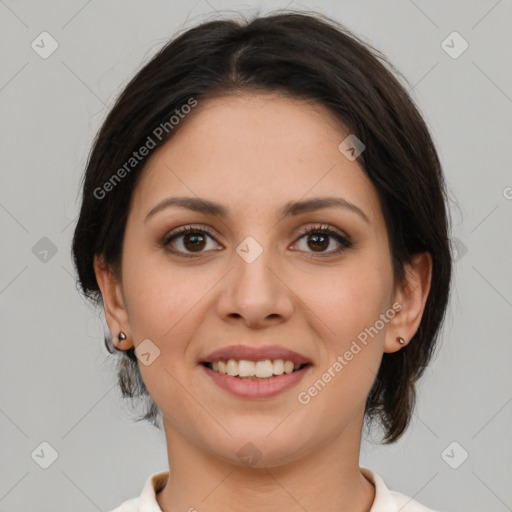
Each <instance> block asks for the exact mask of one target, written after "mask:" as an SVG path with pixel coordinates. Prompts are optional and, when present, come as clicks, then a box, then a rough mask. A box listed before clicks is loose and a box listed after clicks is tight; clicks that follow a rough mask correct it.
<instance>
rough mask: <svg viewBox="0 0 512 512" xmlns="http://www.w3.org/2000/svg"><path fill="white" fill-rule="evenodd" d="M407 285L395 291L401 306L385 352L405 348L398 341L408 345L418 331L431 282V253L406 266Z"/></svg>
mask: <svg viewBox="0 0 512 512" xmlns="http://www.w3.org/2000/svg"><path fill="white" fill-rule="evenodd" d="M405 278H406V282H405V283H404V284H403V285H399V287H398V290H396V292H395V303H398V304H400V305H401V306H402V309H401V310H400V311H399V312H397V313H396V315H395V316H394V317H393V319H392V320H391V321H390V322H389V325H388V330H387V333H386V341H385V343H384V352H388V353H390V352H396V351H397V350H400V348H402V347H403V346H405V345H401V344H400V343H399V342H398V338H399V337H400V338H403V339H404V340H405V343H406V344H407V343H409V341H410V340H411V338H412V337H413V336H414V335H415V334H416V331H417V330H418V328H419V326H420V323H421V318H422V316H423V311H424V310H425V304H426V302H427V297H428V294H429V291H430V285H431V282H432V257H431V255H430V253H428V252H423V253H418V254H415V255H414V256H413V257H412V259H411V262H410V263H406V264H405Z"/></svg>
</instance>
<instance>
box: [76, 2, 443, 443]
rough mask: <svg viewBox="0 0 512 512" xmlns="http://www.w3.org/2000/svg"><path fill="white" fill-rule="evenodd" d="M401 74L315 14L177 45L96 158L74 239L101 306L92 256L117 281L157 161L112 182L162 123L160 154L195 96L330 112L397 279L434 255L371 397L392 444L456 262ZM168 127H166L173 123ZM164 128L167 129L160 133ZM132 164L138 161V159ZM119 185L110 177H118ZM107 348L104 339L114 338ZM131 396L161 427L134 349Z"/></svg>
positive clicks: (179, 40) (135, 84)
mask: <svg viewBox="0 0 512 512" xmlns="http://www.w3.org/2000/svg"><path fill="white" fill-rule="evenodd" d="M395 75H396V76H399V77H401V75H400V73H399V72H398V71H397V70H396V69H395V68H394V67H393V66H392V65H391V64H390V63H389V62H388V61H387V60H386V58H385V57H384V56H383V55H382V54H381V53H380V52H378V51H377V50H376V49H374V48H373V47H372V46H371V45H369V44H368V43H366V42H363V41H362V40H360V39H359V38H357V37H356V36H355V35H353V34H352V33H351V32H350V31H349V30H347V29H346V28H345V27H344V26H343V25H341V24H339V23H337V22H336V21H334V20H332V19H330V18H328V17H326V16H324V15H322V14H318V13H303V12H297V11H287V12H279V13H272V14H270V15H266V16H255V17H254V18H253V19H251V20H246V19H241V20H240V21H239V20H236V19H233V18H231V19H224V20H214V21H208V22H205V23H202V24H200V25H198V26H196V27H193V28H191V29H189V30H186V31H185V32H183V33H181V34H180V35H178V36H176V37H175V38H173V39H172V40H171V41H169V42H168V43H167V44H166V45H165V46H164V47H163V48H162V49H161V50H160V51H159V52H158V53H157V54H156V55H155V56H154V57H153V58H152V59H151V60H150V61H149V62H148V63H147V64H146V65H144V67H143V68H142V69H141V70H140V71H139V72H138V73H137V74H136V76H135V77H134V78H133V79H132V80H131V81H130V82H129V83H128V85H127V86H126V87H125V89H124V90H123V92H122V93H121V95H120V96H119V98H118V99H117V101H116V103H115V105H114V107H113V108H112V109H111V111H110V113H109V115H108V116H107V118H106V120H105V122H104V123H103V125H102V127H101V129H100V131H99V133H98V135H97V137H96V139H95V142H94V145H93V148H92V150H91V153H90V155H89V160H88V164H87V169H86V172H85V176H84V181H83V197H82V205H81V210H80V217H79V219H78V222H77V225H76V229H75V233H74V238H73V246H72V252H73V259H74V263H75V266H76V269H77V273H78V279H79V283H80V287H81V290H82V292H83V293H84V294H85V296H86V297H87V298H89V299H91V300H92V301H93V302H94V303H95V304H96V305H101V304H102V297H101V292H100V290H99V287H98V283H97V281H96V276H95V273H94V267H93V259H94V256H95V255H97V254H98V255H103V257H104V259H105V261H106V263H107V264H108V265H109V266H110V267H111V268H112V269H113V270H114V271H115V272H116V275H118V276H120V264H121V248H122V244H123V237H124V231H125V225H126V219H127V216H128V211H129V205H130V200H131V197H132V194H133V191H134V189H135V187H136V184H137V182H138V180H139V179H140V177H141V175H142V172H143V169H144V164H145V162H146V160H147V158H149V156H146V157H144V158H140V161H138V162H137V163H136V165H133V169H129V172H124V173H121V174H122V175H123V179H122V181H119V183H117V182H116V183H114V185H115V186H109V187H108V189H109V190H108V196H107V197H100V196H102V195H105V194H103V192H101V194H100V193H98V190H100V189H101V190H105V187H104V185H105V184H106V183H107V182H109V183H112V178H113V175H114V174H115V173H116V171H117V170H118V169H121V168H122V167H123V166H125V167H124V168H125V171H126V162H128V161H129V160H130V158H131V157H132V155H133V152H134V151H137V150H138V149H139V148H141V147H142V146H144V144H146V143H147V140H148V136H150V135H151V134H154V133H155V129H156V128H157V127H159V126H167V128H168V129H167V130H163V131H162V130H160V131H161V132H162V134H161V135H162V136H161V137H160V138H157V137H152V138H153V139H154V140H153V142H155V146H156V147H159V146H160V145H162V144H163V143H165V141H166V140H167V139H168V138H169V137H171V136H172V134H173V133H174V132H175V131H176V130H177V129H179V126H180V124H177V125H176V127H175V129H171V127H170V126H169V119H170V116H171V115H173V113H175V112H176V111H178V112H179V109H180V108H182V106H183V105H185V104H187V103H188V102H190V99H191V98H194V100H195V101H197V102H199V103H200V102H202V101H204V100H206V99H208V98H213V97H215V96H225V95H229V94H237V93H247V92H248V93H251V92H276V93H281V94H284V95H287V96H289V97H293V98H297V99H306V100H309V101H313V102H317V103H318V104H321V105H323V106H325V107H327V108H328V109H329V110H330V112H331V113H332V114H333V115H334V116H335V118H337V119H338V120H339V121H340V122H341V123H342V125H343V126H346V127H347V128H348V130H349V133H351V134H354V135H355V136H356V137H357V138H358V139H360V140H361V141H362V142H363V143H364V145H365V150H364V152H363V153H362V154H361V155H360V156H359V157H358V159H357V161H358V162H359V164H360V166H361V168H362V170H363V171H364V172H365V173H366V175H367V176H368V177H369V179H370V180H371V182H372V183H373V185H374V186H375V188H376V190H377V192H378V196H379V199H380V202H381V206H382V209H383V212H384V217H385V220H386V225H387V229H388V232H389V238H390V247H391V257H392V262H393V272H394V277H395V282H399V283H403V282H404V278H405V275H404V263H406V262H408V261H410V258H411V256H413V255H414V254H416V253H419V252H424V251H428V252H429V253H430V254H431V256H432V261H433V273H432V283H431V289H430V293H429V296H428V298H427V302H426V306H425V311H424V314H423V317H422V320H421V324H420V326H419V328H418V330H417V332H416V333H415V335H414V337H413V338H412V340H410V343H408V345H406V346H404V347H403V348H401V349H400V350H399V351H397V352H395V353H385V354H384V355H383V359H382V363H381V366H380V368H379V371H378V375H377V377H376V379H375V382H374V385H373V387H372V389H371V391H370V393H369V396H368V399H367V402H366V411H365V418H366V422H367V425H370V424H371V422H372V420H373V419H378V420H380V423H381V425H382V427H383V428H384V433H385V436H384V440H383V441H384V443H385V444H389V443H392V442H394V441H396V440H397V439H398V438H399V437H400V436H401V435H402V434H403V433H404V432H405V430H406V428H407V426H408V424H409V421H410V419H411V416H412V412H413V408H414V405H415V400H416V390H415V382H416V381H417V380H418V379H419V378H420V377H421V375H422V374H423V371H424V369H425V367H426V366H427V364H428V363H429V361H430V359H431V357H432V355H433V353H434V349H435V346H436V343H437V339H438V336H439V331H440V327H441V325H442V322H443V319H444V315H445V311H446V307H447V302H448V296H449V290H450V281H451V275H452V256H451V252H450V244H449V236H448V229H449V218H448V210H447V207H446V191H445V184H444V178H443V174H442V169H441V165H440V161H439V158H438V155H437V152H436V149H435V147H434V144H433V141H432V138H431V136H430V134H429V130H428V128H427V126H426V124H425V122H424V120H423V118H422V116H421V115H420V113H419V111H418V109H417V108H416V106H415V105H414V103H413V101H412V100H411V98H410V97H409V94H408V93H407V91H406V89H405V87H404V86H403V85H402V84H401V83H400V82H399V81H398V79H397V78H396V77H395ZM165 123H167V125H165ZM158 133H160V132H158ZM132 163H133V162H132ZM109 180H110V181H109ZM106 341H107V339H106ZM116 357H117V358H119V362H118V379H119V384H120V387H121V391H122V393H123V396H125V397H139V398H142V399H143V400H145V402H146V405H145V411H144V414H143V415H142V416H141V417H140V418H138V419H139V420H140V419H146V420H149V421H150V422H152V423H153V424H154V425H157V423H156V422H157V416H158V414H159V410H158V408H157V406H156V405H155V404H154V402H153V401H152V400H151V399H150V397H149V395H148V393H147V389H146V387H145V385H144V382H143V381H142V378H141V374H140V371H139V367H138V363H137V357H136V355H135V352H134V349H133V348H131V349H129V350H128V351H120V352H118V353H117V354H116Z"/></svg>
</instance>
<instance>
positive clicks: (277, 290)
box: [217, 250, 293, 329]
mask: <svg viewBox="0 0 512 512" xmlns="http://www.w3.org/2000/svg"><path fill="white" fill-rule="evenodd" d="M242 254H243V253H242ZM279 274H280V272H279V265H278V264H277V263H276V260H275V259H272V258H271V257H270V250H268V251H267V250H264V251H263V252H262V253H261V254H260V255H259V256H258V257H257V258H256V259H255V260H254V261H251V259H250V258H249V259H244V257H242V256H240V255H239V254H238V253H237V254H234V255H233V268H232V269H231V271H230V272H229V273H228V275H227V276H226V277H225V279H224V280H223V281H221V285H222V287H221V292H220V296H219V298H218V301H217V312H218V314H219V315H220V316H221V317H222V319H223V320H224V321H228V322H238V323H240V322H242V323H244V324H245V325H246V326H247V327H250V328H252V329H262V328H265V327H269V326H271V325H277V324H279V323H281V322H284V321H286V320H287V319H288V318H289V317H290V316H291V314H292V313H293V299H292V297H293V293H292V291H291V289H290V288H289V287H288V286H287V284H286V282H285V281H284V280H283V277H282V275H281V276H280V275H279ZM281 274H282V273H281Z"/></svg>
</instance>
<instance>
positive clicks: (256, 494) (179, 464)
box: [156, 423, 375, 512]
mask: <svg viewBox="0 0 512 512" xmlns="http://www.w3.org/2000/svg"><path fill="white" fill-rule="evenodd" d="M164 425H165V423H164ZM352 430H353V432H347V430H345V431H344V432H343V433H342V434H341V435H339V436H338V438H336V439H335V440H330V441H329V442H328V443H327V442H326V443H325V444H324V445H321V446H318V447H315V449H313V450H311V451H310V452H309V453H308V454H307V455H303V456H300V457H298V458H296V459H295V460H294V461H292V462H288V463H286V464H277V463H276V464H275V465H273V466H272V467H269V466H267V467H245V466H240V465H239V464H237V463H235V462H232V461H229V460H227V459H222V458H220V457H218V456H216V455H215V454H212V453H211V452H206V451H204V450H201V449H199V448H198V447H197V446H196V445H193V444H191V443H190V442H189V441H188V440H187V439H185V438H184V437H182V436H181V435H180V433H179V432H177V431H176V430H173V429H172V428H171V427H169V426H168V425H165V433H166V438H167V447H168V455H169V467H170V471H169V480H168V482H167V484H166V486H165V487H164V489H162V490H161V491H160V492H159V493H158V494H157V495H156V497H157V502H158V504H159V506H160V508H161V509H162V511H163V512H178V511H181V512H183V511H190V512H194V511H199V510H200V511H201V512H218V511H219V510H222V511H223V512H232V511H238V510H246V511H248V512H251V511H260V510H265V511H266V512H282V511H283V510H297V511H301V510H307V511H308V512H320V511H322V512H349V511H350V512H369V511H370V509H371V507H372V504H373V501H374V499H375V488H374V486H373V484H372V483H371V482H369V481H368V480H367V479H366V478H365V477H364V476H363V475H362V473H361V472H360V469H359V446H360V436H361V430H360V429H359V431H358V432H357V429H352ZM354 434H355V435H356V436H358V439H357V442H356V443H355V442H354V439H353V435H354ZM354 446H355V447H356V449H354Z"/></svg>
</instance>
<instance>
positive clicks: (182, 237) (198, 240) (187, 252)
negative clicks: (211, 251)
mask: <svg viewBox="0 0 512 512" xmlns="http://www.w3.org/2000/svg"><path fill="white" fill-rule="evenodd" d="M208 239H210V240H213V241H215V239H214V238H213V236H212V235H211V233H210V232H209V230H208V229H206V227H202V228H195V227H193V226H183V227H181V228H178V229H175V230H174V231H171V233H169V234H168V235H166V236H165V238H164V239H163V241H162V242H161V246H162V247H164V248H166V249H167V250H168V251H169V252H171V253H173V254H177V255H179V256H183V257H185V258H193V257H195V256H196V255H197V256H200V255H201V254H203V253H204V252H206V251H205V248H206V247H207V245H208ZM214 247H219V246H214ZM194 253H195V254H194Z"/></svg>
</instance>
